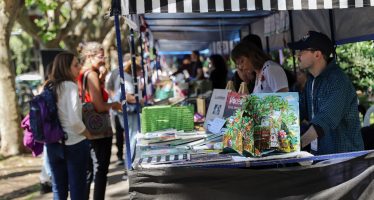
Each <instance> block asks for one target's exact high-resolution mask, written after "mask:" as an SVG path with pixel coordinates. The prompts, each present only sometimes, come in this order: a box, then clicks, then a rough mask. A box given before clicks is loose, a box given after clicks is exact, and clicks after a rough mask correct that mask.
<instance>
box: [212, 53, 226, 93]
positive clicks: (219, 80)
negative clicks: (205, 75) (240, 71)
mask: <svg viewBox="0 0 374 200" xmlns="http://www.w3.org/2000/svg"><path fill="white" fill-rule="evenodd" d="M209 61H210V63H209V64H211V67H212V70H211V73H210V76H209V79H210V81H212V87H213V89H225V87H226V83H227V72H228V70H227V66H226V62H225V60H224V58H223V57H222V56H221V55H218V54H214V55H211V56H210V57H209Z"/></svg>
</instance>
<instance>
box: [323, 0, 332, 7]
mask: <svg viewBox="0 0 374 200" xmlns="http://www.w3.org/2000/svg"><path fill="white" fill-rule="evenodd" d="M323 7H324V8H325V9H332V0H324V1H323Z"/></svg>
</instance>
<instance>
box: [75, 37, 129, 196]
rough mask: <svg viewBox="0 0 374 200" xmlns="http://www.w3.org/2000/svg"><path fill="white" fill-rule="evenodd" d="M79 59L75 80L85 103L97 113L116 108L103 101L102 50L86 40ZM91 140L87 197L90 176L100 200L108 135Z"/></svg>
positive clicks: (115, 104) (116, 104)
mask: <svg viewBox="0 0 374 200" xmlns="http://www.w3.org/2000/svg"><path fill="white" fill-rule="evenodd" d="M81 55H82V56H81V58H82V59H83V67H82V70H81V71H80V74H79V77H78V82H79V85H80V88H87V89H86V92H84V94H85V96H84V97H81V98H84V101H85V102H91V103H92V104H93V105H94V108H95V110H96V111H97V112H99V113H103V112H109V110H110V109H113V110H120V109H121V108H122V107H121V104H120V103H119V102H112V103H107V101H108V93H107V92H106V91H105V89H104V81H105V75H106V69H105V67H104V64H105V57H104V49H103V46H102V45H101V44H100V43H97V42H88V43H85V44H84V46H83V47H82V49H81ZM84 78H86V80H87V81H86V85H85V87H83V79H84ZM90 142H91V162H89V173H88V177H87V190H86V191H87V196H86V199H88V198H89V189H90V185H91V182H92V179H93V178H94V179H95V180H94V183H95V188H94V195H93V197H94V199H95V200H96V199H98V200H101V199H104V198H105V190H106V185H107V174H108V168H109V164H110V156H111V148H112V135H110V136H107V135H105V136H103V137H101V138H99V139H93V140H90Z"/></svg>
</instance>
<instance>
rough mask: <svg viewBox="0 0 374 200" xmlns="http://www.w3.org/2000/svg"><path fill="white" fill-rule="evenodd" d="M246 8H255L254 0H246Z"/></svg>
mask: <svg viewBox="0 0 374 200" xmlns="http://www.w3.org/2000/svg"><path fill="white" fill-rule="evenodd" d="M247 10H256V3H255V0H247Z"/></svg>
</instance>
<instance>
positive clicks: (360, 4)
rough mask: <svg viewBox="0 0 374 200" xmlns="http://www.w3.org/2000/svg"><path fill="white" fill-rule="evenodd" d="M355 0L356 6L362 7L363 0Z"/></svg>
mask: <svg viewBox="0 0 374 200" xmlns="http://www.w3.org/2000/svg"><path fill="white" fill-rule="evenodd" d="M355 2H356V3H355V6H356V8H361V7H364V2H363V0H356V1H355Z"/></svg>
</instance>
